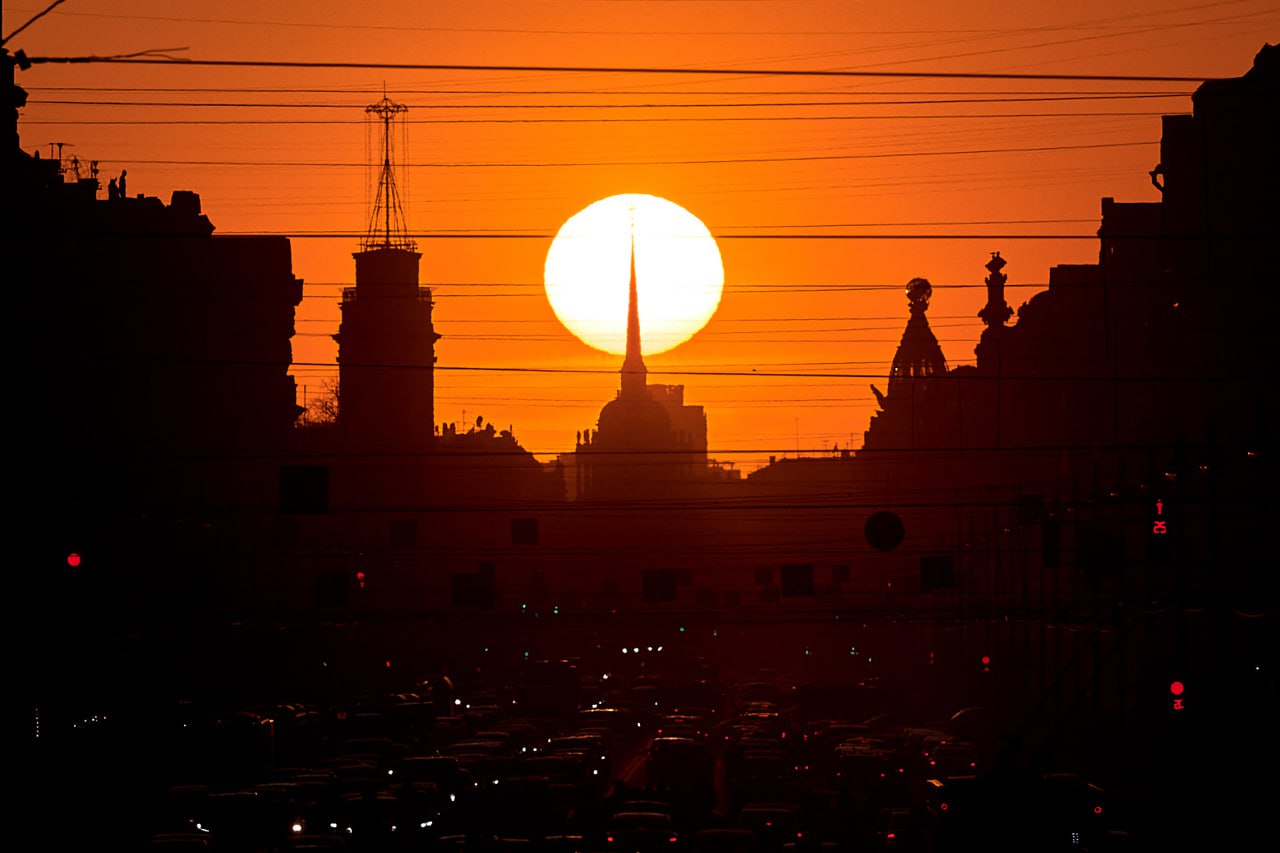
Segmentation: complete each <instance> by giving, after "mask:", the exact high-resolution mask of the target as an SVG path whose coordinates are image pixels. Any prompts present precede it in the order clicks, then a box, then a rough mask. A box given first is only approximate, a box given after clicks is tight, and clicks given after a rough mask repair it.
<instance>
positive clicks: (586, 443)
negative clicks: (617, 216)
mask: <svg viewBox="0 0 1280 853" xmlns="http://www.w3.org/2000/svg"><path fill="white" fill-rule="evenodd" d="M629 288H630V289H629V296H628V302H627V305H628V307H627V351H626V355H625V357H624V359H623V362H622V371H621V379H622V382H621V389H620V390H619V392H618V396H617V397H616V398H614V399H613V400H610V401H609V402H608V403H606V404H605V406H604V408H603V409H601V410H600V419H599V421H598V423H597V426H596V429H594V430H590V429H588V430H584V431H583V432H582V433H580V434H579V436H578V439H577V442H576V445H575V448H574V453H573V456H572V457H570V463H569V470H570V472H571V474H570V475H571V476H572V478H573V488H572V493H573V494H574V496H575V497H577V498H579V499H586V500H625V499H635V498H648V499H652V498H659V497H667V496H672V495H679V494H688V493H691V491H693V490H695V489H696V488H698V487H699V486H705V485H706V484H707V483H709V482H711V481H712V480H713V479H715V478H716V476H717V475H721V476H722V478H723V477H727V476H728V474H727V472H723V471H721V470H720V469H718V468H715V467H713V466H711V465H710V464H709V462H708V459H707V416H706V413H705V412H704V411H703V409H702V407H701V406H689V405H686V404H685V402H684V386H683V385H651V384H649V382H648V371H647V369H646V368H645V365H644V359H643V357H642V355H641V346H640V314H639V306H638V294H637V291H636V265H635V256H634V249H633V254H632V258H631V280H630V285H629Z"/></svg>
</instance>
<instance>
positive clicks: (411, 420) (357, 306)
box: [333, 245, 440, 447]
mask: <svg viewBox="0 0 1280 853" xmlns="http://www.w3.org/2000/svg"><path fill="white" fill-rule="evenodd" d="M421 257H422V256H421V255H420V254H419V253H418V252H416V251H414V250H413V249H412V248H401V247H397V246H392V245H377V246H373V247H371V248H366V249H365V250H364V251H361V252H357V253H356V254H355V260H356V285H355V287H348V288H345V289H344V290H343V292H342V325H341V326H340V327H339V329H338V333H337V334H336V335H334V336H333V339H334V340H335V341H337V342H338V367H339V379H338V387H339V389H340V395H341V396H340V403H339V415H338V424H339V427H340V428H341V430H342V431H343V432H344V433H345V434H346V437H347V439H348V440H349V441H351V442H355V443H360V444H364V445H366V446H374V445H381V446H387V447H414V446H417V447H422V446H424V445H426V444H429V443H430V441H431V438H432V433H433V431H434V428H435V427H434V424H435V410H434V400H435V381H434V375H435V371H434V365H435V361H436V356H435V342H436V341H437V340H439V338H440V336H439V335H438V334H436V332H435V327H434V326H433V325H432V322H431V309H432V301H431V289H430V288H427V287H419V286H418V263H419V261H420V259H421Z"/></svg>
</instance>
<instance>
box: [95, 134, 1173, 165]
mask: <svg viewBox="0 0 1280 853" xmlns="http://www.w3.org/2000/svg"><path fill="white" fill-rule="evenodd" d="M1158 144H1159V140H1142V141H1137V142H1093V143H1087V144H1083V145H1033V146H1026V147H1020V148H967V149H954V150H951V151H891V152H878V153H863V154H791V155H786V156H782V157H724V158H709V159H705V160H594V161H591V160H584V161H579V162H571V161H561V162H551V161H543V162H524V163H504V162H499V161H493V162H480V161H474V162H465V163H458V162H448V161H443V162H436V163H407V164H406V166H407V167H408V168H413V169H546V168H576V167H617V166H714V165H727V164H738V163H795V162H814V161H839V160H882V159H894V158H913V157H959V156H977V155H986V154H1040V153H1048V152H1052V151H1084V150H1095V149H1102V148H1136V147H1140V146H1147V145H1158ZM104 162H105V161H104ZM120 162H124V161H120ZM128 163H129V164H130V165H133V164H135V163H136V164H140V165H149V166H237V167H245V166H258V167H262V168H269V169H279V168H301V169H312V168H315V169H347V168H351V169H354V168H359V169H364V168H367V165H368V164H366V163H357V162H343V161H311V162H307V161H298V160H278V161H265V160H171V159H130V160H128Z"/></svg>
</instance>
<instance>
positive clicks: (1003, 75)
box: [27, 54, 1219, 83]
mask: <svg viewBox="0 0 1280 853" xmlns="http://www.w3.org/2000/svg"><path fill="white" fill-rule="evenodd" d="M27 61H28V62H30V63H31V64H32V65H100V64H113V65H176V66H185V67H190V68H306V69H330V70H355V69H363V70H368V71H460V72H469V71H483V72H502V73H529V74H663V75H684V76H690V77H705V76H709V75H715V76H739V77H833V78H886V77H891V78H903V77H917V78H923V79H933V80H1077V81H1084V82H1092V81H1097V82H1130V83H1204V82H1206V81H1208V80H1217V79H1219V78H1217V77H1213V76H1210V75H1195V76H1163V75H1152V74H1043V73H1040V74H1036V73H1030V72H1022V73H1015V72H1008V71H1000V72H996V71H982V72H979V71H844V70H838V69H814V70H809V69H797V68H733V67H727V68H695V67H690V68H670V67H660V66H650V67H643V66H636V67H628V66H609V65H595V66H592V65H480V64H463V63H431V62H372V61H364V62H339V61H332V60H286V59H187V58H185V57H174V56H159V55H148V56H139V55H135V54H128V55H118V56H98V55H88V56H32V57H28V60H27Z"/></svg>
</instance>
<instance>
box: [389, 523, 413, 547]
mask: <svg viewBox="0 0 1280 853" xmlns="http://www.w3.org/2000/svg"><path fill="white" fill-rule="evenodd" d="M390 527H391V530H390V533H391V547H392V548H413V547H416V546H417V544H418V521H417V519H413V518H394V519H392V520H391V525H390Z"/></svg>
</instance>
